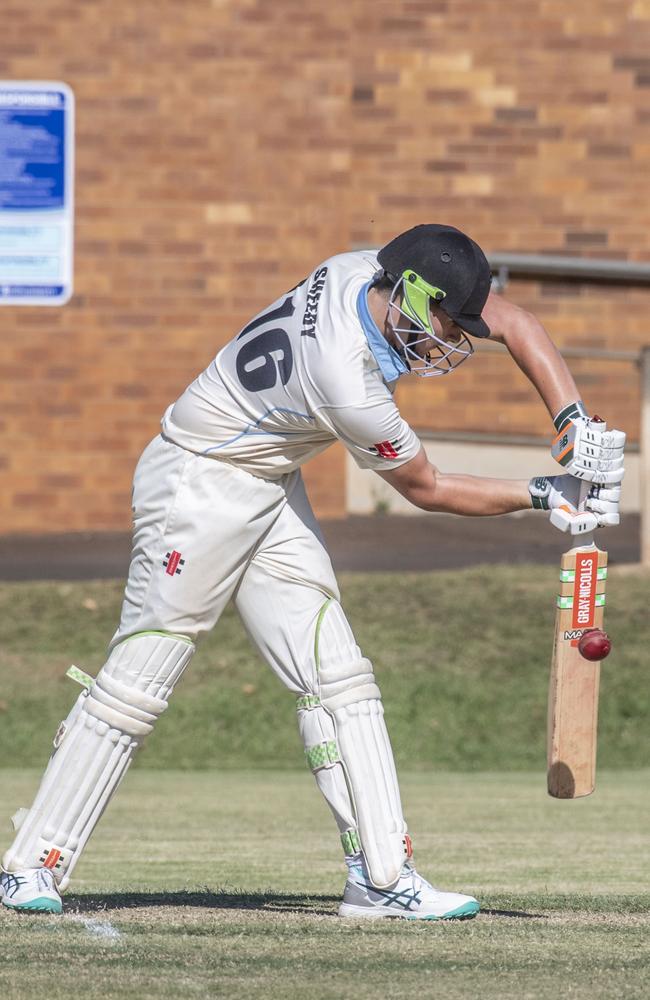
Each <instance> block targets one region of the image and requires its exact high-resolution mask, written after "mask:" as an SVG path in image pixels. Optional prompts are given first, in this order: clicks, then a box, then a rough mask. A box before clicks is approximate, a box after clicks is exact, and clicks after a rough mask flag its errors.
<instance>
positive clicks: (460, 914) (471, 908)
mask: <svg viewBox="0 0 650 1000" xmlns="http://www.w3.org/2000/svg"><path fill="white" fill-rule="evenodd" d="M480 909H481V907H480V905H479V904H478V903H463V905H462V906H459V907H458V908H457V909H455V910H450V911H449V913H444V914H443V915H442V916H441V917H436V916H435V915H434V914H431V916H429V917H416V916H413V917H411V916H407V917H406V919H407V920H471V919H472V917H475V916H476V914H477V913H478V912H479V910H480ZM405 916H406V914H405Z"/></svg>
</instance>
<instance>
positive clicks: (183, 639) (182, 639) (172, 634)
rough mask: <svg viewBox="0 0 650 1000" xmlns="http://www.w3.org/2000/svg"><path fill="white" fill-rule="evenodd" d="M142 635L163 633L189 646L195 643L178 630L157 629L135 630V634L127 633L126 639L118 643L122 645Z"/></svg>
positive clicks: (167, 637) (166, 636) (168, 637)
mask: <svg viewBox="0 0 650 1000" xmlns="http://www.w3.org/2000/svg"><path fill="white" fill-rule="evenodd" d="M141 635H162V636H164V637H165V638H166V639H178V640H179V642H186V643H187V645H188V646H193V645H194V643H193V642H192V640H191V639H188V638H187V636H186V635H179V634H178V632H159V631H157V630H156V629H150V630H145V631H144V632H134V633H133V635H127V637H126V639H121V640H120V642H119V643H117V645H118V646H120V645H121V644H122V643H123V642H130V641H131V639H139V638H140V636H141Z"/></svg>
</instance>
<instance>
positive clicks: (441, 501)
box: [408, 471, 531, 517]
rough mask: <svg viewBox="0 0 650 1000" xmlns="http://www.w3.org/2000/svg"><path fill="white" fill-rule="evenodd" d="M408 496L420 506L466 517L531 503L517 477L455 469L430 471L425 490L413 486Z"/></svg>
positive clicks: (523, 507) (525, 486)
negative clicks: (462, 472)
mask: <svg viewBox="0 0 650 1000" xmlns="http://www.w3.org/2000/svg"><path fill="white" fill-rule="evenodd" d="M408 499H409V500H410V501H411V503H413V504H415V506H416V507H421V508H422V509H423V510H428V511H437V512H440V513H445V514H462V515H464V516H466V517H485V516H488V515H494V514H510V513H512V512H513V511H517V510H529V509H530V506H531V500H530V493H529V491H528V481H527V480H519V479H487V478H484V477H482V476H465V475H457V474H454V473H444V472H436V471H433V473H432V483H431V486H430V488H429V489H428V490H423V489H421V488H417V487H416V488H415V489H413V490H412V491H411V494H410V496H409V497H408Z"/></svg>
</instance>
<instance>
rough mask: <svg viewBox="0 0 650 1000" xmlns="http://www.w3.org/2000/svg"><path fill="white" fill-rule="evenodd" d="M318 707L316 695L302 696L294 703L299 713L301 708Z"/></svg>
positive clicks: (318, 702)
mask: <svg viewBox="0 0 650 1000" xmlns="http://www.w3.org/2000/svg"><path fill="white" fill-rule="evenodd" d="M319 705H320V698H319V697H318V695H317V694H304V695H303V696H302V698H298V700H297V701H296V711H297V712H299V711H300V709H301V708H318V706H319Z"/></svg>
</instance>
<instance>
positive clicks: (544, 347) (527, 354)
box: [484, 295, 580, 417]
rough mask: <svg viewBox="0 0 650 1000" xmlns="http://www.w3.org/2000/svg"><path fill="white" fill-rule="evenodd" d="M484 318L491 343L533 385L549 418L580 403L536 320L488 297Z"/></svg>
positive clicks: (568, 375)
mask: <svg viewBox="0 0 650 1000" xmlns="http://www.w3.org/2000/svg"><path fill="white" fill-rule="evenodd" d="M484 317H485V319H486V321H487V322H488V324H489V325H490V328H491V330H492V335H491V336H492V339H494V340H497V341H499V342H500V343H502V344H504V345H505V346H506V347H507V349H508V351H509V352H510V354H511V356H512V358H513V360H514V361H515V363H516V364H517V365H518V366H519V368H520V369H521V370H522V372H523V373H524V375H525V376H526V377H527V378H528V379H529V381H530V382H531V383H532V384H533V386H534V387H535V389H536V390H537V392H538V393H539V395H540V397H541V399H542V400H543V402H544V404H545V405H546V408H547V410H548V412H549V414H550V416H551V417H554V416H555V415H556V414H557V413H559V411H560V410H561V409H563V407H565V406H567V405H568V404H569V403H573V402H575V400H577V399H580V392H579V390H578V387H577V386H576V383H575V381H574V379H573V376H572V374H571V372H570V371H569V369H568V367H567V364H566V362H565V360H564V358H563V357H562V355H561V354H560V352H559V351H558V349H557V348H556V346H555V344H554V343H553V341H552V340H551V338H550V337H549V335H548V334H547V332H546V330H545V329H544V327H543V326H542V324H541V323H540V322H539V320H538V319H537V318H536V317H535V316H533V315H532V313H529V312H526V310H524V309H520V308H519V307H518V306H514V305H513V304H512V303H510V302H507V301H506V300H504V299H501V298H500V297H499V296H495V295H490V298H489V299H488V303H487V305H486V307H485V310H484Z"/></svg>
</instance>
